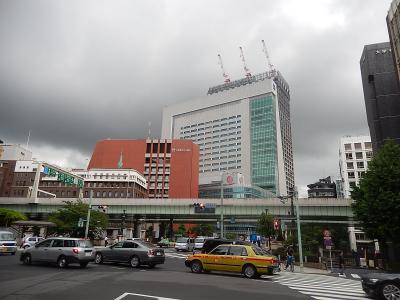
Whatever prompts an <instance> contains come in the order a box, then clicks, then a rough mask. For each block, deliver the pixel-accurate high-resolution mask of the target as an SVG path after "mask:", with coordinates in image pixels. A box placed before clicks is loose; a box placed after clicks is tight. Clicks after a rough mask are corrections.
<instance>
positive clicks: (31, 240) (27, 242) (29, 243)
mask: <svg viewBox="0 0 400 300" xmlns="http://www.w3.org/2000/svg"><path fill="white" fill-rule="evenodd" d="M43 240H44V238H42V237H40V236H32V237H28V238H26V239H25V242H24V243H23V244H22V246H21V248H24V249H26V248H29V247H32V246H33V245H35V244H36V243H38V242H40V241H43Z"/></svg>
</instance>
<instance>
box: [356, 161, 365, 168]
mask: <svg viewBox="0 0 400 300" xmlns="http://www.w3.org/2000/svg"><path fill="white" fill-rule="evenodd" d="M357 168H359V169H364V162H363V161H358V162H357Z"/></svg>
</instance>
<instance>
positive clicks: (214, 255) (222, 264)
mask: <svg viewBox="0 0 400 300" xmlns="http://www.w3.org/2000/svg"><path fill="white" fill-rule="evenodd" d="M228 250H229V246H227V245H220V246H218V247H217V248H215V249H214V250H213V251H211V252H210V253H209V254H208V255H207V257H206V258H205V259H204V264H205V265H206V269H207V270H210V271H211V270H213V271H226V269H225V268H226V261H227V259H228V255H227V254H228Z"/></svg>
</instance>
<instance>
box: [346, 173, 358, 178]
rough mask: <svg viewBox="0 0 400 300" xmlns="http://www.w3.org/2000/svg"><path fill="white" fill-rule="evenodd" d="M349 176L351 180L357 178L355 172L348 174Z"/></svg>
mask: <svg viewBox="0 0 400 300" xmlns="http://www.w3.org/2000/svg"><path fill="white" fill-rule="evenodd" d="M347 176H348V177H349V178H356V177H355V175H354V172H347Z"/></svg>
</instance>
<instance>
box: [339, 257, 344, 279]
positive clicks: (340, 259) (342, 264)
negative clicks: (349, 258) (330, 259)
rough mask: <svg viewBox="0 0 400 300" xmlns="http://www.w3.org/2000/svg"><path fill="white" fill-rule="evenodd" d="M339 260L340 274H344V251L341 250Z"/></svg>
mask: <svg viewBox="0 0 400 300" xmlns="http://www.w3.org/2000/svg"><path fill="white" fill-rule="evenodd" d="M338 261H339V274H340V275H344V274H343V272H344V257H343V251H340V253H339V257H338Z"/></svg>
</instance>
